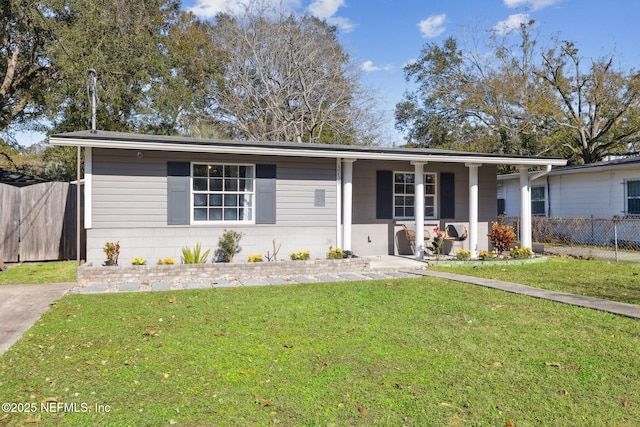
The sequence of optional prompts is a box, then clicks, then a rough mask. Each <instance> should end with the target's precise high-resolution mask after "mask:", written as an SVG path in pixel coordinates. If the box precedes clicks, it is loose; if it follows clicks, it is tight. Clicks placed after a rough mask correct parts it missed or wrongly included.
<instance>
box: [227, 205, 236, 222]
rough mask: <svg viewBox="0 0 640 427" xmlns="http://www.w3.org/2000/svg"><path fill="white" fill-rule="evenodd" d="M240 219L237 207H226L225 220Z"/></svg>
mask: <svg viewBox="0 0 640 427" xmlns="http://www.w3.org/2000/svg"><path fill="white" fill-rule="evenodd" d="M237 219H238V211H237V209H236V208H225V209H224V220H225V221H235V220H237Z"/></svg>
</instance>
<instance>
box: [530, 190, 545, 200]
mask: <svg viewBox="0 0 640 427" xmlns="http://www.w3.org/2000/svg"><path fill="white" fill-rule="evenodd" d="M531 199H532V200H544V187H531Z"/></svg>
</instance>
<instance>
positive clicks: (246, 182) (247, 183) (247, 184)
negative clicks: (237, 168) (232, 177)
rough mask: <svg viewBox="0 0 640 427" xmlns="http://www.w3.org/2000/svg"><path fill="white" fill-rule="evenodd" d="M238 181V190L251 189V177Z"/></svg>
mask: <svg viewBox="0 0 640 427" xmlns="http://www.w3.org/2000/svg"><path fill="white" fill-rule="evenodd" d="M239 183H240V188H238V190H239V191H253V180H252V179H241V180H240V181H239Z"/></svg>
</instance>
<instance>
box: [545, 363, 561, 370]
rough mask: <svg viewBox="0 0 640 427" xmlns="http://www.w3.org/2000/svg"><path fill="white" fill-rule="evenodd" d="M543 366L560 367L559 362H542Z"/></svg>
mask: <svg viewBox="0 0 640 427" xmlns="http://www.w3.org/2000/svg"><path fill="white" fill-rule="evenodd" d="M544 364H545V366H551V367H552V368H558V369H560V368H562V365H561V364H560V362H544Z"/></svg>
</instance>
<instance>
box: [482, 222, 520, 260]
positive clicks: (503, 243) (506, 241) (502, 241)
mask: <svg viewBox="0 0 640 427" xmlns="http://www.w3.org/2000/svg"><path fill="white" fill-rule="evenodd" d="M488 236H489V241H490V242H491V244H492V245H493V246H494V247H495V248H496V251H498V253H500V252H504V251H506V250H508V249H509V247H510V246H511V245H512V244H513V243H514V242H515V241H516V232H515V231H513V227H512V226H510V225H500V224H498V223H497V222H492V223H491V232H490V233H489V234H488Z"/></svg>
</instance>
